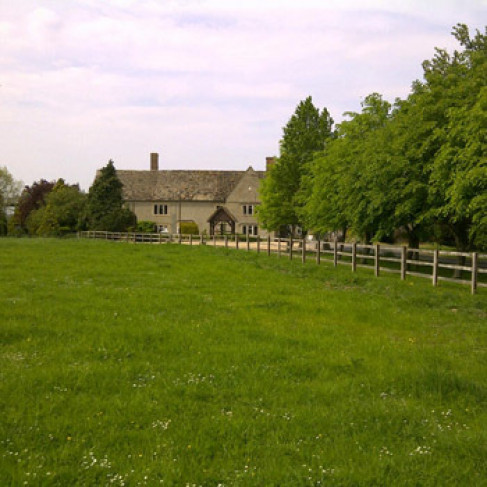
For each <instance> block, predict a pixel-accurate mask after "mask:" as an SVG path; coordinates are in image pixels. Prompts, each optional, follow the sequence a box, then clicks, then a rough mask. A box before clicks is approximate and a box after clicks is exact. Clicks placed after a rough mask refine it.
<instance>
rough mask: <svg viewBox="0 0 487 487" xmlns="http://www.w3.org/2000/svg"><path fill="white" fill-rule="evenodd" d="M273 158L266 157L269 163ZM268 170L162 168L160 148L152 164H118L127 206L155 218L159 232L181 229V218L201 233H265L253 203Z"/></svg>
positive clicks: (145, 218) (141, 215)
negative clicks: (139, 168) (130, 167)
mask: <svg viewBox="0 0 487 487" xmlns="http://www.w3.org/2000/svg"><path fill="white" fill-rule="evenodd" d="M273 162H274V158H272V157H267V158H266V163H267V168H268V167H269V165H271V164H273ZM265 174H266V171H255V170H254V169H252V167H249V168H248V169H247V170H246V171H204V170H194V171H192V170H189V171H182V170H181V171H180V170H160V169H159V154H157V153H152V154H151V155H150V170H147V171H126V170H117V175H118V177H119V179H120V181H121V182H122V184H123V197H124V200H125V204H126V206H127V207H128V208H129V209H131V210H132V211H133V212H134V213H135V214H136V216H137V220H138V221H153V222H154V223H155V224H156V225H157V230H158V231H159V232H167V233H179V229H180V225H181V223H183V222H193V223H195V224H196V225H198V230H199V232H200V233H205V232H206V233H207V234H209V235H213V234H224V233H231V234H234V233H239V234H248V235H257V234H262V235H265V232H263V231H261V229H259V227H258V223H257V219H256V216H255V209H256V207H257V205H258V204H259V202H260V201H259V185H260V182H261V181H262V179H263V178H264V177H265Z"/></svg>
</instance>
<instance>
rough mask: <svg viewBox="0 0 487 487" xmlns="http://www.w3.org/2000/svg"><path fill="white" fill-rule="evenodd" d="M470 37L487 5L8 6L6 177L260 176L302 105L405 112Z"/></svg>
mask: <svg viewBox="0 0 487 487" xmlns="http://www.w3.org/2000/svg"><path fill="white" fill-rule="evenodd" d="M458 22H461V23H465V24H467V25H468V26H469V27H470V29H471V32H473V31H474V30H475V29H479V30H481V31H484V28H485V25H487V0H384V1H383V0H299V1H298V0H259V1H257V0H239V1H237V0H0V166H6V167H7V169H8V170H9V172H10V173H11V174H12V175H13V176H14V177H15V178H16V179H18V180H21V181H23V183H24V184H28V185H30V184H32V183H33V182H34V181H38V180H39V179H41V178H43V179H47V180H57V179H58V178H63V179H65V181H66V182H68V183H71V184H73V183H79V184H80V186H81V188H82V189H84V190H88V188H89V187H90V185H91V184H92V182H93V179H94V176H95V173H96V170H97V169H99V168H101V167H103V166H105V165H106V164H107V162H108V160H110V159H112V160H113V161H114V163H115V167H116V168H118V169H149V154H150V152H158V153H159V167H160V169H220V170H224V169H228V170H245V169H247V167H248V166H250V165H251V166H252V167H253V168H254V169H256V170H263V169H264V168H265V158H266V156H273V155H279V140H280V138H281V137H282V128H283V127H284V126H285V125H286V123H287V122H288V120H289V118H290V117H291V115H292V114H293V112H294V110H295V109H296V106H297V105H298V103H299V102H300V101H301V100H304V99H305V98H306V97H307V96H312V98H313V103H314V104H315V106H317V107H318V108H320V109H322V108H323V107H326V108H327V109H328V110H329V111H330V113H331V115H332V117H333V118H334V120H335V122H337V123H339V122H340V121H341V120H343V114H344V112H347V111H360V103H361V101H363V99H364V98H365V97H366V96H367V95H368V94H370V93H373V92H378V93H381V94H382V95H383V96H384V98H385V99H387V100H389V101H391V102H393V101H394V100H395V99H396V98H397V97H399V98H405V97H407V95H408V94H409V92H410V89H411V84H412V82H413V81H414V80H416V79H422V67H421V63H422V62H423V61H424V60H425V59H430V58H432V57H433V55H434V48H435V47H439V48H445V49H448V50H449V51H452V50H453V49H455V48H457V47H458V45H457V44H456V41H455V39H454V38H453V37H452V36H451V31H452V27H453V26H454V25H455V24H457V23H458Z"/></svg>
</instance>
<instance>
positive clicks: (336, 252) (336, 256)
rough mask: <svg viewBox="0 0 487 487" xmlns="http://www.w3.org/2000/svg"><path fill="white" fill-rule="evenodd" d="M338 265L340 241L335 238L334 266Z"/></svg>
mask: <svg viewBox="0 0 487 487" xmlns="http://www.w3.org/2000/svg"><path fill="white" fill-rule="evenodd" d="M337 265H338V240H337V238H336V237H335V240H334V241H333V266H334V267H336V266H337Z"/></svg>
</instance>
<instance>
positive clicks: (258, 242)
mask: <svg viewBox="0 0 487 487" xmlns="http://www.w3.org/2000/svg"><path fill="white" fill-rule="evenodd" d="M257 253H260V235H257Z"/></svg>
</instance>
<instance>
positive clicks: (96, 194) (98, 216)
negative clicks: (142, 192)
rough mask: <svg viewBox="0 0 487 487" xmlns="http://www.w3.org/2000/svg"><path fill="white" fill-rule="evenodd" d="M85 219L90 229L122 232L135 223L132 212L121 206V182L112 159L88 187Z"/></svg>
mask: <svg viewBox="0 0 487 487" xmlns="http://www.w3.org/2000/svg"><path fill="white" fill-rule="evenodd" d="M87 220H88V226H89V228H90V229H91V230H105V231H111V232H123V231H126V230H127V229H128V228H129V227H134V226H135V224H136V217H135V215H134V213H133V212H131V211H130V210H128V209H126V208H124V207H123V196H122V183H121V182H120V180H119V179H118V176H117V171H116V169H115V166H114V164H113V161H112V160H110V161H109V162H108V164H107V165H106V166H105V167H104V168H103V169H101V171H100V173H99V174H98V175H97V177H96V179H95V181H94V183H93V184H92V186H91V187H90V190H89V193H88V202H87Z"/></svg>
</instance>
